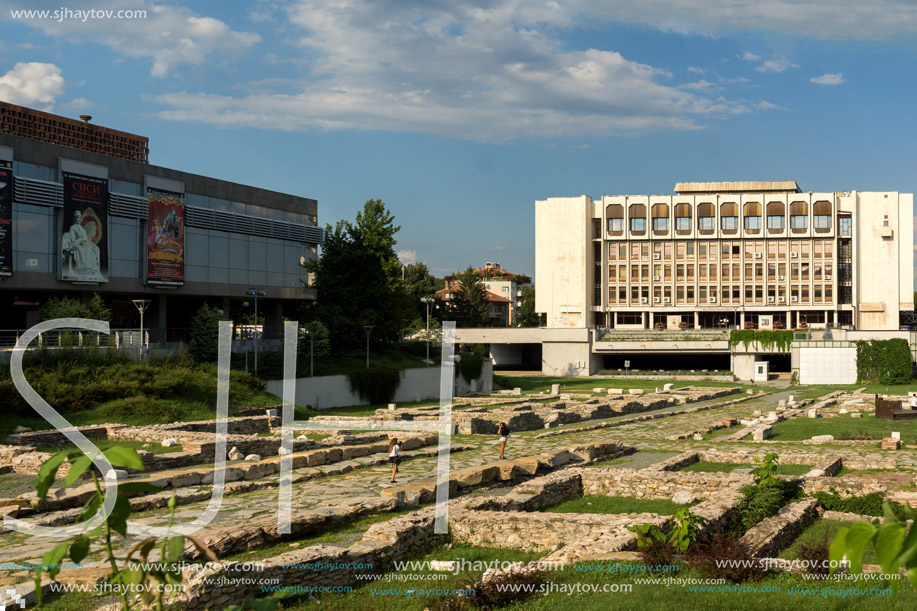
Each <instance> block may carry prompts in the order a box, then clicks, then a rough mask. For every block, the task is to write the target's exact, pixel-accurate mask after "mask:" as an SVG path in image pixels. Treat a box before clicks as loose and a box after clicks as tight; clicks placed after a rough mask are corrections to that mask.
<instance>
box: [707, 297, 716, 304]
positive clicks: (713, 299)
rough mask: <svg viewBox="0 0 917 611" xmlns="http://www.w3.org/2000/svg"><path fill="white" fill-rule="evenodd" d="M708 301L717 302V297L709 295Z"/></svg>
mask: <svg viewBox="0 0 917 611" xmlns="http://www.w3.org/2000/svg"><path fill="white" fill-rule="evenodd" d="M707 303H716V297H707Z"/></svg>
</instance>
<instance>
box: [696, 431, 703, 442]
mask: <svg viewBox="0 0 917 611" xmlns="http://www.w3.org/2000/svg"><path fill="white" fill-rule="evenodd" d="M703 440H704V436H703V435H701V434H700V433H694V441H703Z"/></svg>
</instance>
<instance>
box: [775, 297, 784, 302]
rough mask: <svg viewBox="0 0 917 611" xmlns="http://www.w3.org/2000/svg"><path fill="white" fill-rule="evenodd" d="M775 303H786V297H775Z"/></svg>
mask: <svg viewBox="0 0 917 611" xmlns="http://www.w3.org/2000/svg"><path fill="white" fill-rule="evenodd" d="M777 303H786V297H777Z"/></svg>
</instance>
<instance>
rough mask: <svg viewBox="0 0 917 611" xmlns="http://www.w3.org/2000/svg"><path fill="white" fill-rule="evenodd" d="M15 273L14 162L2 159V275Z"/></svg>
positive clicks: (0, 245) (0, 273) (0, 231)
mask: <svg viewBox="0 0 917 611" xmlns="http://www.w3.org/2000/svg"><path fill="white" fill-rule="evenodd" d="M12 275H13V163H12V162H11V161H0V276H12Z"/></svg>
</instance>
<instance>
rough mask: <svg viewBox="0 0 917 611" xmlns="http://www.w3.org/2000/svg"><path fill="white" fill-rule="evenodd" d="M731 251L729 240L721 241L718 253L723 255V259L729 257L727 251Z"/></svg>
mask: <svg viewBox="0 0 917 611" xmlns="http://www.w3.org/2000/svg"><path fill="white" fill-rule="evenodd" d="M731 252H732V247H731V246H730V244H729V242H723V244H722V246H721V250H720V254H722V255H723V258H724V259H727V258H729V253H731Z"/></svg>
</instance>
